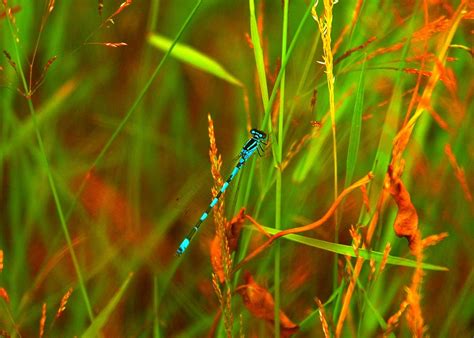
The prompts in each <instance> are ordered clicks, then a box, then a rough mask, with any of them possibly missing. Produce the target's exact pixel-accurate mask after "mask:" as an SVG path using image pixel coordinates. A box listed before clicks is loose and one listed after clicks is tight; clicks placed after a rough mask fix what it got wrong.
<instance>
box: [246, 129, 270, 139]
mask: <svg viewBox="0 0 474 338" xmlns="http://www.w3.org/2000/svg"><path fill="white" fill-rule="evenodd" d="M250 134H252V135H253V136H255V137H257V138H259V139H264V138H266V137H267V134H265V133H264V132H263V131H261V130H258V129H255V128H254V129H252V130H250Z"/></svg>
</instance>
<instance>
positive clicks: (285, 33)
mask: <svg viewBox="0 0 474 338" xmlns="http://www.w3.org/2000/svg"><path fill="white" fill-rule="evenodd" d="M287 41H288V0H284V2H283V31H282V39H281V59H282V60H285V59H286V48H287ZM284 113H285V70H283V72H282V77H281V83H280V111H279V114H278V134H277V137H278V139H277V141H278V142H277V151H276V155H277V158H276V162H277V164H278V169H277V171H276V194H275V199H276V200H275V228H276V229H281V196H282V177H281V174H282V173H281V158H282V154H283V137H284V135H283V121H284ZM280 256H281V247H280V242H278V243H275V257H274V260H275V261H274V283H275V290H274V298H275V307H274V310H275V312H274V316H275V318H274V319H275V321H274V327H275V337H280V274H281V265H280Z"/></svg>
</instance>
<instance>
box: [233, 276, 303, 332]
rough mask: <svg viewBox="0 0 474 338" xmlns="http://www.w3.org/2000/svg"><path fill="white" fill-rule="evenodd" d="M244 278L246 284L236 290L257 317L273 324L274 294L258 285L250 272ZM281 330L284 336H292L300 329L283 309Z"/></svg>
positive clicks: (281, 312)
mask: <svg viewBox="0 0 474 338" xmlns="http://www.w3.org/2000/svg"><path fill="white" fill-rule="evenodd" d="M244 279H245V284H244V285H240V286H239V287H238V288H237V289H236V291H237V292H238V293H239V294H240V295H241V296H242V299H243V301H244V304H245V306H246V307H247V309H248V310H249V311H250V312H251V313H252V314H253V315H254V316H255V317H257V318H260V319H263V320H265V321H267V322H269V323H270V324H273V323H274V306H275V302H274V301H273V297H272V295H271V294H270V292H268V290H267V289H265V288H264V287H263V286H260V285H258V284H257V283H256V282H255V280H254V279H253V277H252V275H251V274H250V273H249V272H246V273H245V276H244ZM280 330H281V335H282V336H290V335H292V334H294V333H296V332H297V331H298V330H299V326H298V325H296V324H295V323H293V322H292V321H291V320H290V319H289V318H288V317H287V315H286V314H285V313H284V312H283V311H281V310H280Z"/></svg>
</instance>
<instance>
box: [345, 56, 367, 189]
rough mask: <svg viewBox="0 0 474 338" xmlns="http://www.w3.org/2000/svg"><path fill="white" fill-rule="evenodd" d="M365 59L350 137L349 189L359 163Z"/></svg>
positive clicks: (346, 183) (348, 153) (348, 160)
mask: <svg viewBox="0 0 474 338" xmlns="http://www.w3.org/2000/svg"><path fill="white" fill-rule="evenodd" d="M365 61H366V60H365V59H364V63H363V64H362V70H361V71H360V77H359V85H358V87H357V94H356V99H355V104H354V113H353V114H352V124H351V135H350V137H349V149H348V152H347V161H346V181H345V183H344V186H345V187H346V188H347V187H348V186H349V185H350V184H351V181H352V176H353V175H354V170H355V167H356V162H357V153H358V152H359V143H360V130H361V124H362V111H363V110H364V93H365Z"/></svg>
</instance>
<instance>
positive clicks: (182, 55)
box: [148, 34, 243, 87]
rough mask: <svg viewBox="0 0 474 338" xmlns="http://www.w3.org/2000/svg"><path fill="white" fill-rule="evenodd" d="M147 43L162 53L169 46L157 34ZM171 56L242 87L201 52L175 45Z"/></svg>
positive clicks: (185, 46) (152, 35) (169, 44)
mask: <svg viewBox="0 0 474 338" xmlns="http://www.w3.org/2000/svg"><path fill="white" fill-rule="evenodd" d="M148 42H149V43H150V44H151V45H152V46H154V47H156V48H158V49H161V50H162V51H167V50H168V49H169V48H170V46H171V40H169V39H168V38H166V37H164V36H162V35H159V34H151V35H150V36H149V37H148ZM171 55H172V56H173V57H175V58H176V59H178V60H180V61H183V62H185V63H187V64H190V65H191V66H194V67H196V68H198V69H201V70H203V71H205V72H206V73H209V74H212V75H214V76H217V77H219V78H221V79H223V80H225V81H227V82H229V83H231V84H233V85H236V86H239V87H242V86H243V85H242V82H240V80H238V79H237V78H236V77H235V76H233V75H232V74H230V73H229V72H228V71H227V70H225V69H224V67H222V66H221V65H220V64H219V63H218V62H217V61H215V60H213V59H211V58H210V57H208V56H206V55H204V54H203V53H201V52H198V51H197V50H195V49H194V48H192V47H189V46H187V45H185V44H182V43H177V44H176V46H175V47H174V49H173V51H172V52H171Z"/></svg>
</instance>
